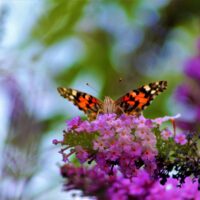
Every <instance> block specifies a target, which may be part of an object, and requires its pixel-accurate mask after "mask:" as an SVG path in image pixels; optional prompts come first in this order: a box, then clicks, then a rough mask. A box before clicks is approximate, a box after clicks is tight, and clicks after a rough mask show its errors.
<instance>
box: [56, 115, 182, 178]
mask: <svg viewBox="0 0 200 200" xmlns="http://www.w3.org/2000/svg"><path fill="white" fill-rule="evenodd" d="M177 117H178V116H175V117H168V116H167V117H163V118H157V119H154V120H150V119H146V118H145V117H144V116H142V115H141V116H139V117H137V116H127V115H121V116H117V115H116V114H104V115H99V116H98V117H97V119H96V120H94V121H87V120H85V121H82V120H81V119H80V118H79V117H76V118H74V119H72V120H70V121H67V131H68V132H65V134H64V140H63V142H62V143H61V144H63V145H67V146H68V148H69V147H71V148H72V149H73V151H71V152H75V153H76V158H77V159H78V160H79V161H80V163H85V162H86V161H88V162H89V163H91V162H92V161H94V163H95V164H96V165H97V166H98V167H99V168H100V169H102V170H104V171H106V172H107V173H108V174H112V173H113V169H114V168H116V169H118V170H119V171H120V172H121V173H123V174H124V175H125V176H127V177H132V176H136V175H137V171H138V169H139V168H141V167H144V168H145V169H146V170H148V172H149V173H150V174H152V173H153V172H154V171H155V170H156V156H157V155H158V151H157V148H156V143H157V140H156V136H155V134H154V131H155V128H158V126H159V125H161V124H162V123H163V122H165V121H167V120H171V119H174V118H177ZM160 134H161V135H162V137H164V139H166V138H168V137H171V132H170V131H169V130H168V131H167V130H166V129H165V130H163V131H162V132H161V131H160ZM54 144H56V142H55V140H54ZM62 153H63V156H64V158H63V160H68V159H67V158H68V157H69V155H68V154H66V153H65V152H64V151H63V152H62ZM70 155H71V153H70Z"/></svg>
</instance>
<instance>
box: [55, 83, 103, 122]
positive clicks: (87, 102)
mask: <svg viewBox="0 0 200 200" xmlns="http://www.w3.org/2000/svg"><path fill="white" fill-rule="evenodd" d="M57 90H58V92H59V93H60V95H61V96H63V97H64V98H66V99H68V100H69V101H71V102H72V103H73V104H74V105H75V106H77V107H78V108H79V109H80V110H82V111H83V112H84V113H85V114H86V115H87V116H88V118H89V119H90V120H93V119H95V118H96V117H97V115H98V114H99V112H100V111H101V110H102V102H101V101H100V100H99V99H97V98H95V97H93V96H92V95H90V94H87V93H84V92H80V91H78V90H74V89H71V88H64V87H59V88H57Z"/></svg>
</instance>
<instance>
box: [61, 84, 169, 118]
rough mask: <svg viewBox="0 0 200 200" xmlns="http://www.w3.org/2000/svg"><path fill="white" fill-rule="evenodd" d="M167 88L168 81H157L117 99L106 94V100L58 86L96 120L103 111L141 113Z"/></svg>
mask: <svg viewBox="0 0 200 200" xmlns="http://www.w3.org/2000/svg"><path fill="white" fill-rule="evenodd" d="M166 88H167V81H157V82H154V83H150V84H148V85H143V86H141V87H139V88H138V89H135V90H131V91H129V92H128V93H126V94H125V95H123V96H122V97H120V98H119V99H117V100H116V101H114V100H112V99H111V98H110V97H108V96H106V97H105V99H104V101H101V100H99V99H97V98H96V97H94V96H92V95H90V94H87V93H84V92H81V91H78V90H75V89H71V88H65V87H58V88H57V90H58V92H59V93H60V95H61V96H63V97H64V98H66V99H68V100H69V101H71V102H72V103H73V104H74V105H75V106H77V107H78V108H79V109H80V110H82V111H83V112H84V113H85V114H86V115H87V117H88V119H89V120H94V119H96V117H97V116H98V115H99V114H102V113H116V114H118V115H119V114H123V113H125V114H127V115H139V114H140V113H141V112H142V110H144V109H145V108H147V107H148V106H149V105H150V103H151V102H152V101H153V99H154V98H155V97H156V96H157V95H158V94H160V93H161V92H163V91H164V90H165V89H166Z"/></svg>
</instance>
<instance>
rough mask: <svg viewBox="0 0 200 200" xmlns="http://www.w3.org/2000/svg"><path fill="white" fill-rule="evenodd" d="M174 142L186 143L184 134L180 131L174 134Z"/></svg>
mask: <svg viewBox="0 0 200 200" xmlns="http://www.w3.org/2000/svg"><path fill="white" fill-rule="evenodd" d="M175 142H176V143H177V144H180V145H184V144H186V143H187V139H186V136H185V134H183V133H180V134H178V135H176V136H175Z"/></svg>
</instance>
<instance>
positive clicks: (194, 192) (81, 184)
mask: <svg viewBox="0 0 200 200" xmlns="http://www.w3.org/2000/svg"><path fill="white" fill-rule="evenodd" d="M61 174H62V176H63V177H64V178H67V182H66V184H65V190H71V189H81V190H82V191H83V195H85V196H95V197H96V199H97V200H100V199H104V200H110V199H112V200H128V199H136V200H160V199H163V200H169V199H174V200H175V199H176V200H182V199H185V200H187V199H188V200H189V199H194V200H200V191H198V182H197V181H196V180H192V179H191V178H189V177H188V178H186V179H185V183H183V184H182V186H181V187H180V186H178V181H177V180H175V179H172V178H169V179H168V180H167V182H166V184H165V185H161V184H160V182H159V181H158V180H154V179H152V178H151V176H150V175H149V173H148V172H146V171H145V170H138V173H137V177H132V178H125V177H123V176H119V175H117V174H116V173H114V174H113V176H108V175H107V174H106V173H104V172H103V171H101V170H98V169H96V168H95V167H94V168H89V169H86V168H84V167H74V166H73V165H69V164H66V165H64V166H63V167H62V168H61ZM94 180H95V184H94Z"/></svg>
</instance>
